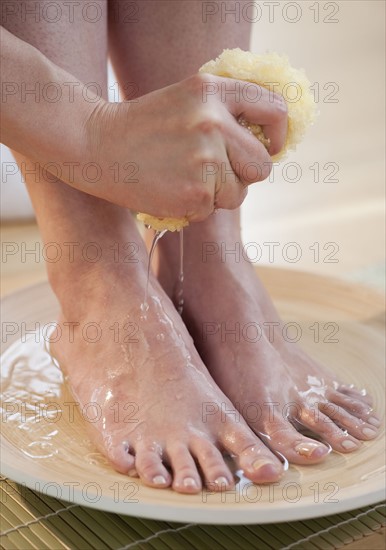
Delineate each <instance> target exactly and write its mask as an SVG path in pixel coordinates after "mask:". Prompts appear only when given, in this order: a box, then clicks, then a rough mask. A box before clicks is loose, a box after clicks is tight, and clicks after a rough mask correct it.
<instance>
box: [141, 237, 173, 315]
mask: <svg viewBox="0 0 386 550" xmlns="http://www.w3.org/2000/svg"><path fill="white" fill-rule="evenodd" d="M166 231H167V229H164V230H163V231H156V232H155V235H154V238H153V242H152V243H151V248H150V253H149V261H148V264H147V279H146V289H145V297H144V299H143V303H142V304H141V310H142V312H143V313H146V312H147V311H148V309H149V303H148V298H149V278H150V268H151V262H152V259H153V255H154V251H155V248H156V246H157V243H158V241H159V240H160V239H162V237H163V236H164V235H165V233H166Z"/></svg>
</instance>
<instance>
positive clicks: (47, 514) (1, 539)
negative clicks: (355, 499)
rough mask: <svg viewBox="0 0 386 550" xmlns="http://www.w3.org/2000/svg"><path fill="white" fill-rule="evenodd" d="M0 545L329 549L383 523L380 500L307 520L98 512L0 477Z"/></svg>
mask: <svg viewBox="0 0 386 550" xmlns="http://www.w3.org/2000/svg"><path fill="white" fill-rule="evenodd" d="M0 504H1V516H0V519H1V533H0V547H1V548H4V550H11V549H12V550H13V549H17V550H29V549H37V550H45V549H48V550H62V549H70V550H89V549H90V550H93V549H97V550H102V549H103V550H104V549H106V550H124V549H125V550H126V549H130V548H136V549H137V550H141V549H144V550H145V549H151V548H154V549H157V550H158V549H159V550H180V549H181V550H185V549H187V548H191V549H195V548H197V549H199V550H224V549H227V550H232V549H235V550H236V549H237V550H238V549H245V550H255V549H258V550H290V549H291V550H292V549H293V550H334V549H337V548H342V547H343V546H345V545H346V544H349V543H351V542H353V541H354V540H358V539H361V538H362V537H364V536H367V535H370V534H372V533H373V532H375V531H377V530H379V529H380V528H381V527H382V526H384V525H385V518H386V505H385V503H380V504H377V505H374V506H368V507H366V508H360V509H359V510H354V511H352V512H346V513H342V514H336V515H333V516H325V517H322V518H316V519H313V520H307V521H294V522H291V523H277V524H270V525H245V526H244V525H242V526H240V525H237V526H215V525H198V524H192V523H189V524H181V523H171V522H166V521H153V520H147V519H140V518H135V517H132V516H122V515H118V514H112V513H108V512H101V511H98V510H94V509H91V508H87V507H85V506H79V505H77V504H70V503H68V502H65V501H62V500H58V499H55V498H52V497H48V496H45V495H42V494H39V493H36V492H34V491H31V490H30V489H27V488H26V487H24V486H21V485H18V484H17V483H14V482H12V481H10V480H9V479H6V478H4V477H0Z"/></svg>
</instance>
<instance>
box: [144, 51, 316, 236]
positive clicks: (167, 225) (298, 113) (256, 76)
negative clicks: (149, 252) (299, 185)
mask: <svg viewBox="0 0 386 550" xmlns="http://www.w3.org/2000/svg"><path fill="white" fill-rule="evenodd" d="M200 72H201V73H209V74H213V75H216V76H223V77H227V78H235V79H237V80H244V81H247V82H252V83H254V84H258V85H259V86H262V87H264V88H267V89H268V90H271V91H273V92H275V93H277V94H281V95H282V96H283V97H284V99H285V100H286V103H287V107H288V127H287V136H286V141H285V144H284V147H283V149H282V150H281V151H280V153H278V154H277V155H274V156H273V157H272V160H273V161H274V162H277V161H278V160H280V159H282V158H283V157H284V156H285V155H286V153H287V151H288V150H293V149H295V148H296V145H298V144H299V143H300V142H301V141H302V139H303V136H304V133H305V131H306V129H307V127H308V126H309V125H310V124H312V122H313V121H314V119H315V116H316V105H315V102H314V98H313V95H312V93H311V91H310V82H309V80H308V78H307V77H306V75H305V73H304V71H303V70H299V69H294V68H293V67H291V65H290V64H289V60H288V58H287V57H286V56H281V55H279V54H277V53H267V54H263V55H258V54H254V53H251V52H244V51H243V50H240V49H239V48H236V49H234V50H224V51H223V53H222V54H221V55H220V56H219V57H218V58H217V59H216V60H212V61H209V62H208V63H205V65H203V66H202V67H201V69H200ZM239 122H240V124H242V125H243V126H246V127H247V128H248V130H250V131H251V132H252V133H253V134H254V135H255V136H256V137H257V139H258V140H259V141H260V142H261V143H262V144H263V145H264V146H265V147H266V148H268V147H269V139H267V138H266V137H265V136H264V132H263V129H262V128H261V126H259V125H258V124H251V123H249V122H248V121H245V120H240V121H239ZM138 219H139V220H142V221H143V222H144V223H145V224H146V225H149V226H151V227H153V229H155V230H157V231H162V230H163V229H168V230H169V231H180V230H181V229H182V228H183V227H185V226H187V225H189V221H188V220H187V218H181V219H177V218H156V217H154V216H150V215H147V214H138Z"/></svg>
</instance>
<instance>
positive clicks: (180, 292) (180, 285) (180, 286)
mask: <svg viewBox="0 0 386 550" xmlns="http://www.w3.org/2000/svg"><path fill="white" fill-rule="evenodd" d="M176 302H177V304H176V305H177V311H178V313H179V314H180V315H182V312H183V309H184V230H183V229H181V231H180V269H179V274H178V282H177V292H176Z"/></svg>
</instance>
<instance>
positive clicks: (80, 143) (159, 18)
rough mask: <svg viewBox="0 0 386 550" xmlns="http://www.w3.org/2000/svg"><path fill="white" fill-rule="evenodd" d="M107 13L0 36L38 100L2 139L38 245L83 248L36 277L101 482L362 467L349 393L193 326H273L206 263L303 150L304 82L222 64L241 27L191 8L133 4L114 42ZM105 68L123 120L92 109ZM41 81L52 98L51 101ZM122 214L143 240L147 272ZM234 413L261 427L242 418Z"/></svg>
mask: <svg viewBox="0 0 386 550" xmlns="http://www.w3.org/2000/svg"><path fill="white" fill-rule="evenodd" d="M118 1H119V0H109V1H108V2H107V1H104V0H102V1H101V2H100V5H101V8H102V13H103V16H102V17H101V18H100V20H99V21H97V22H95V23H94V24H92V25H90V24H88V23H87V22H85V21H84V20H81V18H77V19H75V21H74V22H73V23H71V24H70V23H69V22H66V20H65V18H61V19H60V21H57V22H55V23H53V22H48V21H47V22H45V21H44V20H42V21H40V22H39V23H36V22H35V21H34V20H33V19H32V18H31V19H28V18H27V19H26V20H24V21H22V20H18V19H17V18H9V19H8V20H7V21H4V22H3V24H4V27H5V29H6V30H3V32H2V37H1V40H2V45H1V46H2V56H3V57H2V65H3V67H2V71H3V75H4V80H5V81H6V82H13V83H16V84H18V85H20V86H21V83H22V82H24V83H27V84H28V85H31V86H32V84H33V83H35V82H39V83H41V84H42V87H41V90H45V92H44V94H45V95H44V94H43V92H42V97H41V98H40V99H41V100H40V101H36V98H35V97H34V96H31V95H29V94H27V95H26V97H25V98H24V99H23V100H22V99H21V97H20V95H19V94H17V93H12V94H11V93H10V94H9V95H7V101H6V105H5V107H4V108H3V106H2V117H1V131H2V135H3V141H4V143H5V144H6V145H8V146H9V147H11V148H12V149H13V151H14V154H15V158H16V160H17V162H18V163H19V165H20V166H21V168H22V170H23V171H24V175H25V180H26V184H27V186H28V190H29V193H30V195H31V198H32V201H33V205H34V209H35V213H36V217H37V220H38V223H39V227H40V231H41V235H42V238H43V240H44V242H46V243H48V242H55V243H57V244H58V245H59V246H62V248H63V250H65V249H66V247H65V243H69V242H75V243H79V246H76V247H74V248H73V254H72V255H71V257H70V256H69V255H67V256H66V255H65V254H63V255H62V257H61V259H60V261H58V262H56V263H48V264H47V270H48V276H49V281H50V284H51V286H52V288H53V290H54V292H55V294H56V296H57V298H58V300H59V302H60V305H61V314H60V319H59V323H61V324H62V325H63V326H68V324H69V323H72V326H73V327H74V330H73V338H71V340H68V339H67V340H65V339H62V340H60V341H58V342H55V343H53V344H52V345H51V353H52V355H53V356H54V357H55V359H56V361H57V362H58V364H59V365H60V368H61V369H62V371H63V372H64V373H65V375H66V377H67V378H66V379H67V382H68V384H69V385H70V387H71V391H72V393H73V395H74V396H75V397H76V400H77V401H78V402H79V403H80V404H86V403H95V405H96V406H98V408H99V409H100V410H101V411H102V413H103V414H102V416H101V419H100V421H98V422H97V423H94V424H93V425H92V426H90V434H91V437H92V440H93V442H94V443H95V445H96V446H97V447H98V448H99V450H100V451H101V452H102V453H103V454H104V455H105V457H106V459H107V460H108V461H109V462H110V463H111V466H112V467H113V468H115V469H116V470H117V471H119V472H121V473H123V474H128V475H130V476H132V475H135V476H139V477H140V478H141V480H142V481H143V482H144V483H145V484H147V485H149V486H152V487H157V488H165V487H172V488H173V489H174V490H175V491H178V492H182V493H197V492H199V491H200V490H201V489H202V487H204V486H205V485H208V484H210V486H211V488H213V487H216V488H217V489H218V490H219V491H221V490H227V489H230V488H232V487H233V485H234V478H233V475H232V473H231V471H230V469H229V467H228V465H227V463H226V461H225V460H224V454H229V455H232V457H233V458H234V460H235V461H236V463H237V464H238V466H239V468H241V469H242V470H243V471H244V474H245V476H247V477H248V478H249V479H250V480H252V481H253V482H256V483H269V482H274V481H277V480H278V479H280V478H281V477H282V476H283V475H285V466H284V465H285V463H286V461H288V462H289V463H293V464H300V465H310V467H312V465H313V464H316V463H319V462H321V461H323V460H325V459H326V458H327V456H328V454H329V453H330V452H335V451H337V452H340V453H351V452H355V451H357V450H359V449H360V447H361V442H362V441H365V440H369V439H372V438H375V437H376V436H377V431H378V428H379V426H380V422H379V419H378V417H377V415H376V413H375V412H374V411H373V409H372V406H371V396H368V395H366V393H365V392H364V391H362V390H361V388H356V387H353V386H352V384H351V381H350V379H347V380H338V379H337V378H336V376H335V375H334V373H333V372H331V371H330V370H329V366H328V365H320V364H319V363H317V362H316V361H315V360H314V359H313V358H312V357H309V356H308V355H307V354H306V353H305V352H304V351H302V349H301V348H300V347H298V346H297V345H296V344H293V343H289V342H288V341H286V340H285V339H284V338H283V337H282V336H281V335H282V332H281V331H280V330H277V331H275V338H272V337H271V334H270V331H269V330H268V328H267V331H266V332H263V334H262V336H261V338H260V340H259V342H258V345H256V343H251V342H249V341H248V340H247V339H243V338H241V339H238V338H234V337H223V336H222V334H221V331H217V332H216V331H214V333H213V335H212V336H211V337H210V338H209V337H208V334H207V333H205V331H204V330H203V327H204V326H206V325H205V324H206V323H207V322H208V321H210V322H211V324H212V325H213V326H215V327H216V326H217V327H218V326H222V324H224V323H227V324H229V326H235V324H237V323H239V324H240V325H243V326H245V325H248V323H259V324H260V326H267V327H269V326H270V325H272V324H274V325H275V326H278V327H280V326H281V324H282V321H281V319H280V318H279V316H278V314H277V312H276V309H275V307H274V305H273V303H272V301H271V299H270V297H269V295H268V294H267V292H266V291H265V289H264V287H263V285H262V284H261V282H260V281H259V279H258V277H257V276H256V273H255V270H254V269H253V268H252V265H251V264H250V263H249V262H248V261H247V260H246V259H242V260H241V261H236V260H235V259H232V256H229V257H228V258H227V261H226V262H224V261H222V258H221V257H220V255H218V254H211V255H208V256H207V257H205V258H204V257H203V250H204V248H205V244H207V243H219V242H221V243H224V245H225V246H226V247H228V248H229V249H232V248H234V246H235V243H239V242H240V241H241V233H240V214H239V207H240V205H241V204H242V202H243V201H244V200H245V199H246V195H247V189H248V185H251V184H253V183H256V181H262V180H264V179H265V178H266V177H267V176H268V175H269V173H270V170H271V163H272V161H273V160H276V159H278V158H280V157H281V156H282V155H283V154H284V152H285V151H286V149H288V148H291V147H292V146H294V145H296V144H297V143H299V142H300V140H301V139H302V138H303V134H304V131H305V129H306V126H307V125H308V124H309V123H310V122H312V120H313V117H314V105H313V104H312V102H310V100H309V92H308V85H309V83H308V81H307V79H306V77H305V75H304V73H303V72H301V71H295V70H293V69H291V67H290V66H289V64H288V62H287V60H286V59H285V58H282V57H279V56H275V55H274V54H271V55H269V56H254V55H253V54H250V53H248V52H243V51H241V50H238V49H237V48H241V49H242V50H248V48H249V33H250V28H249V27H250V25H249V23H248V22H246V21H241V22H239V23H235V22H234V21H233V22H232V20H231V19H229V20H226V21H225V22H223V23H222V24H221V25H218V24H217V23H215V22H214V21H213V22H212V23H211V22H210V21H207V22H206V23H205V24H204V22H203V21H202V15H201V9H200V8H199V7H197V3H195V2H183V3H178V2H169V1H161V2H157V3H156V4H154V3H153V2H148V1H144V2H139V5H140V12H141V17H140V18H139V20H138V21H137V22H136V23H135V25H132V26H130V30H128V29H127V25H126V24H125V22H124V18H117V17H110V18H109V20H108V22H109V24H108V25H107V19H108V13H109V10H111V13H115V12H114V11H113V10H116V4H117V2H118ZM198 4H199V3H198ZM261 49H262V50H264V45H262V48H261ZM223 50H226V51H225V52H224V54H223V55H222V56H221V57H220V58H219V59H217V61H211V62H209V63H208V60H210V59H213V60H214V59H215V58H217V56H219V55H220V54H221V52H222V51H223ZM107 52H108V53H109V55H110V57H111V60H112V63H113V66H114V69H115V72H116V74H117V77H118V79H119V83H120V85H121V89H122V92H123V94H125V97H124V99H125V101H122V102H120V103H110V102H108V101H107V80H106V78H107V76H106V66H107ZM204 64H205V65H204ZM203 65H204V66H203ZM200 67H202V69H201V72H198V70H199V68H200ZM272 71H274V72H272ZM286 71H287V72H286ZM272 79H273V80H274V81H275V82H281V88H280V86H279V87H277V88H275V90H276V91H275V92H273V91H272V90H270V89H269V87H268V86H265V85H264V83H266V82H267V80H268V81H269V80H272ZM289 80H290V81H291V82H296V83H297V85H298V86H299V87H300V89H301V91H302V98H301V100H299V101H298V102H292V103H291V102H288V104H287V103H286V101H285V99H284V98H283V96H282V95H280V91H279V90H280V89H283V85H285V84H286V83H288V81H289ZM52 82H53V83H55V84H57V86H58V87H60V89H62V90H63V95H62V98H61V99H60V101H55V102H54V101H51V100H50V99H51V98H50V97H47V93H48V88H46V89H45V88H44V84H47V83H52ZM90 82H92V83H94V84H96V85H95V86H94V87H93V88H91V87H89V86H88V87H86V85H87V83H90ZM68 83H72V85H71V87H69V86H68ZM69 89H71V97H70V100H69V96H68V95H67V97H66V95H65V93H64V92H65V91H67V94H68V92H69ZM94 91H96V95H93V93H94ZM252 98H254V100H253V101H252ZM256 98H257V99H256ZM21 121H23V123H21ZM251 165H253V166H257V167H258V168H259V170H258V171H256V170H254V171H253V173H252V171H248V170H245V167H246V166H251ZM90 166H91V167H94V169H95V170H96V174H97V175H95V173H94V174H93V175H91V172H90V171H89V170H90ZM31 168H34V169H36V170H37V172H35V173H33V172H32V171H31ZM278 200H280V197H279V196H278ZM315 200H317V198H316V197H315ZM133 212H134V213H135V212H140V213H142V214H141V215H140V219H141V220H143V221H144V223H145V224H147V225H149V226H151V227H153V228H154V229H155V230H156V231H158V232H159V233H157V237H159V238H158V244H157V255H158V258H157V261H158V268H157V271H156V273H154V272H153V271H152V270H151V269H149V255H148V252H147V247H146V245H145V243H144V240H143V238H142V236H141V233H140V231H139V229H138V225H137V222H136V221H135V218H134V216H133ZM165 230H167V231H165ZM182 230H183V237H182V233H181V231H182ZM90 242H96V243H98V246H99V247H100V250H101V251H102V254H101V255H100V258H99V259H98V261H96V262H94V263H93V262H88V261H85V258H84V257H83V256H82V253H81V251H82V245H84V244H85V243H90ZM155 244H156V242H155V241H154V246H155ZM117 251H119V253H118V254H117ZM64 323H67V325H64ZM87 323H98V325H99V326H100V327H101V338H100V339H99V340H98V342H96V343H95V344H93V345H90V344H89V343H88V342H87V341H85V339H84V338H83V336H82V330H81V327H83V326H84V325H85V324H87ZM264 323H265V324H264ZM111 327H118V329H119V331H118V334H119V337H118V339H117V338H115V337H114V335H116V331H112V329H111ZM127 403H135V404H136V420H137V421H136V422H135V423H127V422H125V421H124V419H125V415H124V414H122V415H116V410H117V409H116V405H117V404H118V405H119V406H120V407H122V409H119V410H124V406H125V404H127ZM250 404H254V405H255V406H256V407H257V408H259V410H260V411H261V413H260V414H259V415H252V416H251V415H248V414H245V411H247V410H248V407H249V405H250ZM238 411H239V412H240V413H241V414H239V412H238ZM305 433H307V435H305Z"/></svg>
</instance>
